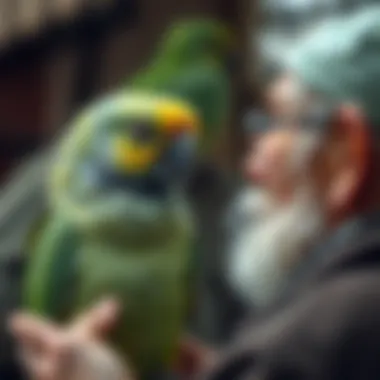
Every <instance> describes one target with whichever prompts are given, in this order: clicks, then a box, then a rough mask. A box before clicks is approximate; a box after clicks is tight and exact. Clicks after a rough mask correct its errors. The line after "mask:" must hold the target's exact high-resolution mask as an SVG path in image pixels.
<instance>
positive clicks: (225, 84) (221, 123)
mask: <svg viewBox="0 0 380 380" xmlns="http://www.w3.org/2000/svg"><path fill="white" fill-rule="evenodd" d="M235 42H236V41H235V40H234V37H233V35H232V33H231V31H230V30H229V29H228V28H227V27H226V25H224V24H223V23H222V22H220V21H218V20H216V19H207V18H196V19H189V20H182V21H178V22H177V23H175V24H173V25H171V26H170V27H169V28H168V30H167V31H166V33H165V34H164V37H163V38H162V41H161V42H160V43H159V45H158V46H157V50H156V53H155V54H154V55H153V58H152V60H151V61H150V63H149V65H147V66H146V67H145V68H144V69H142V70H141V71H140V72H138V73H137V75H136V76H135V77H133V78H132V79H128V80H127V81H126V89H130V88H132V89H139V90H148V91H154V92H155V93H163V94H166V95H170V96H177V97H179V98H181V99H183V100H184V101H186V102H190V103H191V105H192V106H193V107H194V108H195V109H196V110H197V112H198V113H199V115H200V117H201V119H202V122H203V130H202V136H201V141H200V154H201V155H206V156H207V155H208V154H210V152H212V150H213V148H214V147H215V145H216V143H217V142H218V140H219V139H220V138H221V136H222V135H223V133H224V132H225V129H226V127H227V124H228V121H229V118H230V112H231V104H232V101H231V98H230V94H231V88H230V87H231V83H230V71H231V70H230V69H231V67H230V64H231V62H232V59H233V58H234V53H235V50H236V45H235Z"/></svg>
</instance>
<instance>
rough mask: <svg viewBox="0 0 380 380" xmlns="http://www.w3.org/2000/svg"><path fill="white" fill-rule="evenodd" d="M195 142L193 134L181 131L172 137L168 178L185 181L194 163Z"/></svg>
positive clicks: (195, 154)
mask: <svg viewBox="0 0 380 380" xmlns="http://www.w3.org/2000/svg"><path fill="white" fill-rule="evenodd" d="M196 156H197V142H196V137H195V135H194V134H192V133H189V132H188V131H183V132H181V133H179V134H178V135H177V136H175V137H174V140H173V143H172V146H171V148H170V149H169V157H168V160H169V161H170V162H169V163H168V164H169V171H170V176H171V177H172V178H173V179H174V180H175V181H179V182H183V181H184V180H186V179H187V178H188V177H189V176H190V175H191V172H192V169H193V168H194V165H195V162H196Z"/></svg>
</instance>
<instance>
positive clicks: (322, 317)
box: [204, 215, 380, 380]
mask: <svg viewBox="0 0 380 380" xmlns="http://www.w3.org/2000/svg"><path fill="white" fill-rule="evenodd" d="M311 257H312V258H313V260H312V265H308V266H307V267H304V268H303V269H302V271H301V272H302V275H300V274H298V279H297V286H293V287H292V288H291V289H290V290H289V291H288V292H286V293H285V294H284V296H283V299H282V300H281V301H280V302H279V304H278V305H277V307H275V308H273V309H272V310H270V311H267V312H266V313H264V314H263V315H262V317H261V318H257V319H256V320H255V321H253V322H251V323H250V324H249V327H247V326H246V327H245V328H244V329H243V330H242V331H241V332H240V333H239V334H238V335H237V337H236V339H235V341H234V342H233V343H232V344H231V345H230V347H229V348H228V349H227V350H226V351H225V353H223V354H222V355H221V358H220V361H219V363H218V364H217V365H216V366H215V368H213V369H212V370H211V371H210V372H209V373H208V374H206V375H205V376H204V378H205V379H207V380H222V379H223V380H233V379H236V380H240V379H241V380H246V379H247V380H248V379H249V380H309V379H310V380H311V379H313V380H340V379H342V380H351V379H352V380H359V379H360V380H372V379H373V380H378V379H380V217H379V216H377V215H376V216H375V215H373V216H371V217H368V218H364V219H362V220H361V221H360V222H357V221H355V222H352V223H350V224H349V225H346V226H345V227H344V228H343V229H341V230H340V231H339V233H337V234H334V235H333V237H332V238H331V239H329V241H328V242H327V243H326V244H324V245H323V246H322V247H320V249H317V250H316V251H315V252H314V254H313V255H311Z"/></svg>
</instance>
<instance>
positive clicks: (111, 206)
mask: <svg viewBox="0 0 380 380" xmlns="http://www.w3.org/2000/svg"><path fill="white" fill-rule="evenodd" d="M62 201H63V200H62ZM59 212H60V213H63V214H64V216H65V218H66V219H68V220H69V222H70V223H72V224H73V225H75V226H77V228H78V229H79V230H80V231H82V232H83V233H84V234H85V235H89V236H90V237H91V238H92V239H93V240H94V239H97V240H99V241H100V240H102V241H104V240H109V241H112V242H114V243H116V244H124V243H126V242H127V243H128V244H129V245H131V244H132V245H144V244H152V243H161V242H162V241H163V240H165V239H168V238H171V237H172V236H173V234H178V231H179V230H183V229H184V228H187V227H185V226H183V221H184V220H187V219H188V218H187V217H185V218H184V216H186V215H188V214H189V211H188V210H187V202H186V201H185V200H184V199H183V198H182V197H181V196H179V194H178V195H177V194H176V195H173V196H170V197H169V198H167V199H165V200H163V201H155V200H149V199H147V198H146V197H144V196H141V195H138V194H135V193H125V192H119V193H115V194H114V196H112V197H110V196H109V195H106V196H98V197H97V198H96V199H92V200H88V201H87V202H86V201H81V202H76V200H74V199H73V198H71V197H66V198H65V200H64V201H63V202H61V203H60V207H59Z"/></svg>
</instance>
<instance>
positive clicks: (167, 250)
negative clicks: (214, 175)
mask: <svg viewBox="0 0 380 380" xmlns="http://www.w3.org/2000/svg"><path fill="white" fill-rule="evenodd" d="M229 44H230V41H229V37H228V33H227V32H226V31H225V30H224V28H223V26H221V25H219V24H218V23H217V22H213V21H205V20H196V21H192V22H185V23H181V24H178V25H176V26H175V27H174V28H172V29H171V30H170V31H169V34H168V35H167V36H166V37H165V38H164V41H163V43H162V44H161V46H160V49H159V50H160V53H159V54H157V55H156V58H155V59H154V60H153V62H152V63H151V65H149V66H148V67H147V68H146V69H145V70H142V71H141V72H140V73H139V74H138V75H137V76H136V77H135V78H134V79H133V80H132V81H130V82H129V83H128V86H127V88H126V89H123V90H122V91H121V93H120V94H117V95H115V96H112V97H110V98H107V99H105V100H102V101H100V102H98V103H96V104H95V105H94V106H92V107H91V108H90V109H88V110H86V111H85V112H84V113H83V114H82V115H81V116H80V117H78V119H76V120H75V122H74V123H73V125H72V127H71V128H70V129H69V131H68V134H67V136H66V137H65V138H64V139H63V141H62V144H61V147H60V149H59V150H58V157H57V160H56V163H55V165H54V166H53V171H52V178H51V184H50V186H49V197H50V213H49V215H48V216H47V218H46V221H44V223H43V225H42V227H41V229H40V230H39V231H38V232H36V231H33V236H32V239H31V242H32V243H33V246H32V249H31V252H30V255H29V265H28V268H27V273H26V278H25V288H24V290H25V291H24V300H25V305H26V307H27V308H28V309H29V310H31V311H33V312H36V313H38V314H42V315H44V316H47V317H49V318H52V319H54V320H56V321H60V322H66V321H68V320H70V319H72V318H73V317H74V316H75V315H77V314H78V313H79V312H80V311H81V310H83V309H86V308H88V307H89V306H90V305H91V304H93V303H95V302H97V301H99V299H100V298H102V297H103V296H107V295H113V296H117V297H119V299H120V300H121V301H122V302H123V306H124V309H123V315H122V318H121V321H120V324H119V326H118V328H117V329H116V331H115V334H114V335H113V337H112V343H113V345H114V346H115V347H116V348H117V349H118V350H119V351H120V352H121V353H122V354H124V355H125V356H126V357H128V359H129V360H130V361H131V362H132V364H133V365H134V366H135V368H136V369H137V371H138V373H139V374H140V375H141V376H142V377H144V376H145V375H150V374H152V373H153V374H154V373H162V372H165V371H167V370H169V369H170V368H171V366H172V365H173V363H174V361H175V358H176V353H177V344H178V340H179V336H180V334H181V333H182V331H183V329H184V323H185V319H186V314H187V312H188V308H189V300H190V293H191V284H190V282H191V281H192V279H193V278H194V277H193V275H192V273H191V271H192V270H193V263H194V262H196V259H195V258H194V252H192V250H193V247H194V242H195V239H194V226H193V220H192V214H191V212H190V211H189V209H188V204H187V201H186V199H185V197H184V194H183V192H182V191H181V190H178V184H179V183H180V182H181V180H182V179H183V178H182V177H183V173H184V172H186V170H185V169H186V168H185V167H183V166H181V165H183V164H184V163H186V162H187V161H188V160H189V159H190V158H192V156H191V154H190V156H188V157H186V154H189V152H190V151H191V149H190V148H191V144H190V145H189V143H188V142H187V143H186V141H185V145H181V144H183V142H180V141H177V140H176V139H177V138H178V137H181V136H185V137H186V136H187V137H189V136H190V137H192V138H193V137H196V136H198V135H199V132H201V133H200V137H201V143H202V148H203V149H204V150H206V151H207V149H209V148H210V146H211V145H212V141H213V140H215V139H216V136H217V135H218V134H220V133H221V131H222V130H223V128H224V126H225V125H226V121H227V118H228V111H229V108H228V106H229V101H228V94H229V87H228V76H227V72H226V70H225V67H224V63H225V59H226V57H227V50H228V48H229V47H230V45H229ZM199 128H201V131H199ZM203 132H204V133H203ZM189 149H190V151H189ZM186 152H187V153H186ZM184 155H185V156H184ZM177 177H178V178H177ZM179 178H181V180H179Z"/></svg>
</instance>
